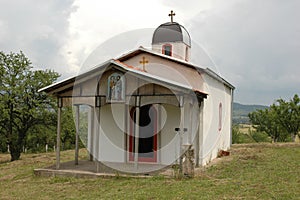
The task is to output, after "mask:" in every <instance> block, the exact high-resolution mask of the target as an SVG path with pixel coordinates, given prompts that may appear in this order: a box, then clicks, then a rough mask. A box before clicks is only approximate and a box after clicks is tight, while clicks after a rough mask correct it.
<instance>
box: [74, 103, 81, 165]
mask: <svg viewBox="0 0 300 200" xmlns="http://www.w3.org/2000/svg"><path fill="white" fill-rule="evenodd" d="M75 109H76V110H75V123H76V124H75V127H76V135H75V165H78V155H79V146H78V143H79V123H80V122H79V111H80V105H76V106H75Z"/></svg>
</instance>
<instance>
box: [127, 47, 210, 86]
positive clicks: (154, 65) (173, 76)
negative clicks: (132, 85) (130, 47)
mask: <svg viewBox="0 0 300 200" xmlns="http://www.w3.org/2000/svg"><path fill="white" fill-rule="evenodd" d="M143 57H145V58H146V59H147V60H148V62H149V63H148V64H146V66H145V69H146V71H147V73H149V74H152V75H155V76H159V77H162V78H165V79H168V80H171V81H175V82H178V83H181V84H184V85H187V86H191V87H192V88H194V89H196V90H199V91H203V82H204V81H203V78H202V75H201V74H199V73H198V71H197V70H195V69H194V68H190V67H187V66H183V65H182V64H179V63H176V62H172V61H170V60H167V59H162V58H160V57H157V56H153V55H149V54H147V53H141V54H139V55H138V56H135V57H133V58H130V59H128V60H125V61H123V62H124V63H125V64H126V65H129V66H133V67H136V68H139V69H142V65H141V64H140V61H141V60H142V58H143ZM127 80H128V79H127ZM127 83H128V81H127Z"/></svg>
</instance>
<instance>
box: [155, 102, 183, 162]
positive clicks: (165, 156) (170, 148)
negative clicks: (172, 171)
mask: <svg viewBox="0 0 300 200" xmlns="http://www.w3.org/2000/svg"><path fill="white" fill-rule="evenodd" d="M163 108H164V111H165V112H160V115H161V116H160V118H161V119H162V124H161V127H162V129H161V132H160V139H161V141H160V147H161V148H160V150H159V152H158V154H159V155H160V160H161V164H165V165H170V164H172V163H174V161H175V160H176V159H177V158H178V156H179V137H178V136H177V135H176V133H175V128H177V127H179V123H180V109H179V107H177V106H173V105H167V104H164V105H163Z"/></svg>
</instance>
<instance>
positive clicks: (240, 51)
mask: <svg viewBox="0 0 300 200" xmlns="http://www.w3.org/2000/svg"><path fill="white" fill-rule="evenodd" d="M73 1H74V0H64V1H61V0H52V1H39V0H26V1H25V0H19V1H17V0H10V1H0V50H2V51H6V52H9V51H13V52H18V51H19V50H22V51H24V53H25V54H26V55H27V56H28V57H29V58H30V59H31V61H32V62H33V64H34V65H35V66H36V67H39V68H52V69H54V70H56V71H58V72H59V73H61V74H63V76H64V77H66V76H69V75H71V73H72V72H69V71H68V66H67V63H69V62H68V61H69V60H66V59H68V52H64V51H69V50H65V49H68V44H73V43H76V42H77V41H75V40H76V39H78V38H75V39H72V41H70V38H69V36H70V35H69V32H68V31H69V28H70V27H69V21H68V20H69V18H70V15H71V14H72V12H74V10H75V9H76V8H74V6H73ZM161 2H162V4H164V5H165V6H169V7H170V8H172V9H173V10H174V11H175V12H176V17H175V20H176V21H178V22H180V23H182V24H183V25H184V26H185V27H186V28H187V29H188V31H189V33H190V35H191V37H192V40H193V42H194V43H193V47H192V48H193V49H192V51H193V55H194V59H192V60H194V62H195V63H196V64H202V65H206V66H207V65H208V66H210V65H213V63H215V64H216V66H210V68H212V69H214V70H215V71H217V72H218V73H220V74H221V75H222V76H223V77H225V78H226V79H227V80H228V81H230V82H231V83H233V84H234V85H235V86H236V88H237V89H236V93H235V100H236V101H238V102H241V103H260V104H266V105H268V104H270V103H272V102H273V101H274V100H275V99H277V98H280V97H282V98H285V99H288V98H290V97H291V96H292V95H294V94H295V93H298V94H299V93H300V88H299V85H300V78H299V76H300V59H299V57H300V55H299V52H300V23H298V19H299V18H300V13H299V12H298V8H299V7H300V1H298V0H289V1H282V0H264V1H261V0H243V1H241V0H228V1H223V0H204V1H197V0H194V1H189V3H187V2H184V3H183V1H179V0H173V1H166V0H162V1H161ZM79 5H80V4H79ZM184 13H187V14H186V15H184ZM191 13H192V14H191ZM181 15H184V16H181ZM191 17H192V18H191ZM166 19H167V17H166ZM164 22H165V21H161V22H159V23H164ZM99 23H100V24H101V22H99ZM126 23H128V24H129V23H130V21H126V20H125V21H124V26H126ZM112 24H114V23H112ZM158 25H159V24H157V26H158ZM96 26H98V24H96ZM146 27H147V25H145V26H144V27H141V28H146ZM109 30H110V31H111V29H108V30H107V28H106V27H103V29H101V30H99V31H102V32H107V31H109ZM115 34H118V33H117V32H113V33H111V35H115ZM99 35H101V34H100V33H99ZM145 35H151V34H148V33H147V34H145ZM150 37H151V36H150ZM134 38H136V36H135V35H134V37H133V40H134ZM92 39H93V38H92ZM150 39H151V38H150ZM73 40H74V41H73ZM108 41H110V42H112V44H111V47H114V48H115V47H117V48H118V52H123V50H122V49H128V46H132V47H134V48H135V47H137V46H139V45H137V44H136V43H135V42H132V45H129V44H127V43H125V44H126V47H119V46H120V43H118V40H116V41H115V42H113V41H112V40H108ZM147 43H148V42H147ZM195 44H199V46H197V45H195ZM66 45H67V48H66ZM142 45H144V44H142ZM106 46H107V43H104V44H103V45H102V46H101V47H100V48H99V49H100V50H99V49H98V50H99V51H100V52H101V51H102V50H101V49H105V48H104V47H106ZM108 46H109V45H108ZM63 47H65V48H63ZM199 47H200V48H199ZM202 47H203V49H202ZM71 51H73V49H71V47H70V52H71ZM80 52H83V53H80ZM104 52H105V53H106V54H108V53H109V52H107V51H104ZM195 52H197V56H196V57H195ZM198 52H201V55H203V56H199V55H198ZM105 53H104V54H105ZM205 53H207V54H208V55H209V56H208V57H207V55H205ZM112 54H114V52H112ZM115 54H116V52H115ZM84 55H86V54H84V47H82V50H80V49H79V53H78V55H77V54H76V59H78V62H82V61H83V58H82V57H84ZM104 57H105V56H104ZM97 59H99V58H97ZM211 60H213V62H211ZM103 61H105V60H102V62H103ZM100 62H101V61H100ZM91 64H94V63H91ZM78 65H80V63H78ZM72 75H73V74H72Z"/></svg>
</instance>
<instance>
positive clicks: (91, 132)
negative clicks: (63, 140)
mask: <svg viewBox="0 0 300 200" xmlns="http://www.w3.org/2000/svg"><path fill="white" fill-rule="evenodd" d="M88 117H89V118H88V139H89V141H88V144H87V145H88V148H89V149H90V151H89V160H90V161H93V160H94V156H95V151H94V144H93V143H94V133H95V128H94V127H95V126H94V107H92V106H90V107H89V116H88Z"/></svg>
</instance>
